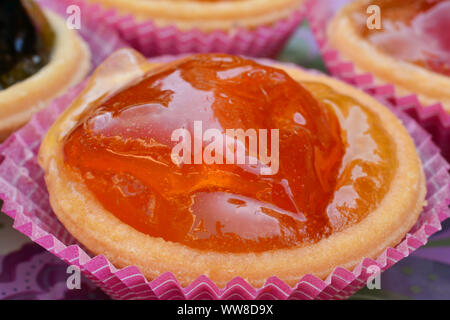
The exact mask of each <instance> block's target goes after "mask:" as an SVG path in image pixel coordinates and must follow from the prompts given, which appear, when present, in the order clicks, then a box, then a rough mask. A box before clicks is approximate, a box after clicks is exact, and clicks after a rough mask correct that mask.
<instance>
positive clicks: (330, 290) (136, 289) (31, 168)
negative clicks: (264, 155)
mask: <svg viewBox="0 0 450 320" xmlns="http://www.w3.org/2000/svg"><path fill="white" fill-rule="evenodd" d="M170 59H173V58H171V57H166V58H162V59H159V60H158V61H167V60H170ZM263 62H264V63H269V62H270V60H263ZM272 63H275V62H273V61H272ZM85 85H86V82H84V83H82V84H79V85H78V86H76V87H74V88H72V89H71V90H70V91H69V92H67V93H66V94H65V95H64V96H62V97H60V98H58V99H56V100H54V101H53V103H52V104H51V105H50V106H49V107H48V108H46V109H44V110H43V111H41V112H39V113H37V114H36V115H35V116H34V117H33V119H32V120H31V121H30V122H29V123H28V124H27V125H26V126H25V127H23V128H22V129H21V130H19V131H18V132H16V133H15V134H13V135H12V136H11V137H10V138H9V139H8V140H7V141H5V143H4V144H3V145H1V146H0V158H1V163H0V198H1V199H3V201H4V204H3V208H2V211H3V212H4V213H6V214H7V215H9V216H10V217H12V218H13V219H14V228H16V229H17V230H19V231H20V232H22V233H23V234H25V235H27V236H28V237H29V238H30V239H32V240H33V241H34V242H36V243H38V244H39V245H41V246H42V247H44V248H45V249H47V250H48V251H50V252H51V253H53V254H54V255H56V256H57V257H59V258H60V259H62V260H64V261H65V262H67V263H68V264H71V265H77V266H79V267H80V269H81V270H82V271H83V273H84V274H85V275H86V276H87V277H88V278H89V279H90V280H91V281H93V282H94V283H95V284H96V285H98V286H99V287H100V288H101V289H103V291H105V292H106V293H107V294H108V295H110V296H111V297H112V298H115V299H345V298H348V297H349V296H351V295H352V294H354V293H355V292H356V291H358V290H359V289H360V288H361V287H363V286H364V285H365V284H366V282H367V279H368V278H369V277H370V276H371V272H370V270H368V268H369V267H371V266H374V265H375V266H378V267H379V268H380V270H382V271H384V270H386V269H387V268H389V267H391V266H392V265H393V264H395V263H396V262H398V261H400V260H401V259H403V258H405V257H407V256H408V255H409V254H411V252H413V251H414V250H416V249H417V248H419V247H420V246H422V245H424V244H425V243H427V241H428V238H429V237H430V236H431V235H432V234H433V233H435V232H436V231H438V230H440V229H441V222H442V221H443V220H444V219H446V218H448V217H449V216H450V212H449V208H448V205H449V204H450V175H449V173H448V169H449V168H450V166H449V164H448V163H447V162H446V161H445V160H444V158H443V157H442V156H441V154H440V151H439V148H437V147H436V146H435V145H434V144H433V143H432V141H431V136H430V135H429V134H428V133H427V132H426V131H425V130H423V129H422V128H421V127H420V126H419V125H418V124H417V123H416V122H415V121H414V120H412V119H411V118H410V117H409V116H408V115H406V114H405V113H403V112H402V111H400V110H398V109H395V110H394V112H395V113H396V114H397V115H398V117H400V119H401V120H402V121H403V123H404V125H405V127H406V128H407V130H408V132H409V133H410V135H411V136H412V137H413V139H414V142H415V144H416V147H417V150H418V153H419V155H420V157H421V159H422V161H423V164H424V169H425V174H426V177H427V189H428V193H427V206H426V208H424V211H423V213H422V214H421V216H420V218H419V220H418V221H417V223H416V225H415V226H414V227H413V228H412V230H410V232H409V233H408V234H407V235H406V236H405V238H404V239H403V240H402V241H401V243H400V244H398V245H397V246H396V247H395V248H388V249H386V250H385V251H384V252H383V253H382V254H381V255H380V256H378V257H377V259H375V260H373V259H369V258H366V259H363V260H362V261H361V262H360V263H359V264H358V265H357V266H356V267H355V268H354V269H353V270H347V269H345V268H341V267H339V268H336V269H335V270H334V271H333V272H332V273H331V274H330V275H329V276H328V277H327V278H326V279H325V280H322V279H319V278H317V277H316V276H314V275H311V274H310V275H305V276H303V277H302V278H301V279H299V282H298V283H297V285H296V286H295V287H290V286H289V285H287V284H286V283H284V282H283V281H282V280H280V279H278V278H276V277H271V278H269V279H267V281H266V283H265V284H264V286H262V287H261V288H254V287H252V286H251V285H250V284H249V283H248V282H246V281H245V280H244V279H242V278H239V277H236V278H234V279H233V280H231V281H230V282H228V284H227V285H226V287H225V288H218V287H217V286H216V285H215V284H214V282H212V281H211V280H210V279H209V278H208V277H206V276H200V277H199V278H197V279H196V280H195V281H193V282H192V283H191V284H190V285H189V286H187V287H184V288H183V287H182V286H181V285H180V284H179V283H178V281H177V279H176V277H175V276H174V275H173V274H171V273H169V272H167V273H164V274H162V275H160V276H159V277H157V278H156V279H153V280H150V279H146V278H145V276H144V275H143V274H142V273H141V272H140V270H139V269H138V268H137V267H136V266H128V267H126V268H122V269H118V268H116V267H115V266H114V265H113V264H112V263H111V262H109V261H108V259H107V258H106V257H105V256H103V255H97V256H93V255H90V254H89V253H88V252H87V251H86V250H85V249H83V246H82V245H81V244H79V243H78V242H77V240H76V239H75V238H73V237H72V236H71V234H70V233H69V232H68V231H67V230H66V229H65V228H64V226H63V225H62V224H61V223H60V222H59V221H58V220H57V218H56V216H55V214H54V213H53V211H52V209H51V207H50V204H49V196H48V192H47V189H46V185H45V182H44V177H43V176H44V172H43V170H42V169H41V168H40V167H39V165H38V163H37V153H38V150H39V146H40V143H41V139H42V137H43V136H44V134H45V132H46V131H47V129H48V128H49V127H50V126H51V125H52V123H53V122H54V121H55V120H56V118H57V117H58V115H59V114H60V113H61V112H62V111H63V110H64V109H65V108H66V107H67V106H69V105H70V103H71V102H72V101H73V100H74V98H75V97H76V96H77V95H78V94H79V93H80V92H81V90H82V89H83V87H84V86H85Z"/></svg>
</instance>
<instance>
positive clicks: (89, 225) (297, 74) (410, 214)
mask: <svg viewBox="0 0 450 320" xmlns="http://www.w3.org/2000/svg"><path fill="white" fill-rule="evenodd" d="M155 67H156V66H155V65H152V64H149V63H147V62H146V61H145V60H144V59H143V58H142V57H141V56H140V55H139V54H137V53H135V52H133V51H130V50H121V51H118V52H116V53H115V54H113V55H112V56H111V57H110V58H108V59H107V60H106V61H105V62H104V63H103V64H102V65H101V66H100V67H99V68H98V69H97V71H96V72H95V73H94V75H93V78H92V80H91V82H90V83H89V84H88V87H87V88H86V89H85V90H84V92H83V93H82V94H81V95H80V97H79V98H78V99H76V100H75V101H74V102H73V104H72V105H71V106H70V107H69V108H68V109H67V110H66V111H65V112H64V113H63V115H62V116H61V117H60V118H59V119H58V120H57V121H56V122H55V124H54V125H53V126H52V127H51V128H50V130H49V131H48V133H47V135H46V137H45V138H44V140H43V142H42V145H41V149H40V153H39V163H40V165H41V166H42V168H43V169H44V171H45V181H46V184H47V187H48V190H49V194H50V202H51V205H52V208H53V210H54V211H55V213H56V215H57V217H58V219H59V220H60V221H61V222H62V223H63V224H64V225H65V227H66V228H67V229H68V230H69V232H71V234H72V235H73V236H74V237H76V238H77V239H78V240H79V241H80V242H81V243H83V244H84V245H85V246H86V247H87V248H88V249H90V250H91V251H92V252H94V253H96V254H104V255H106V256H107V257H108V259H110V261H112V262H113V263H114V264H115V265H116V266H118V267H124V266H128V265H136V266H138V267H139V268H140V270H141V271H142V272H143V273H144V274H145V275H146V277H147V278H148V279H153V278H155V277H157V276H158V275H160V274H162V273H164V272H167V271H170V272H172V273H174V274H175V275H176V277H177V278H178V280H179V281H180V283H181V284H183V285H187V284H189V283H191V282H192V281H193V280H194V279H196V278H197V277H198V276H200V275H207V276H208V277H209V278H210V279H211V280H213V281H214V282H215V283H216V284H217V285H218V286H224V285H225V284H226V283H227V282H228V281H229V280H231V279H232V278H234V277H236V276H240V277H243V278H244V279H246V280H247V281H249V282H250V283H251V284H252V285H253V286H261V285H263V284H264V282H265V280H266V279H267V278H269V277H271V276H277V277H279V278H280V279H282V280H283V281H285V282H287V283H288V284H290V285H294V284H295V283H296V282H297V281H298V280H299V279H300V278H301V276H303V275H305V274H309V273H312V274H315V275H316V276H318V277H322V278H325V277H326V276H327V275H328V274H329V273H330V272H331V271H332V270H334V269H335V268H336V267H338V266H342V267H346V268H349V269H350V268H352V267H354V266H355V265H356V264H358V263H359V262H360V261H361V259H363V258H364V257H371V258H375V257H376V256H377V255H378V254H380V253H381V252H382V251H383V250H385V249H386V248H387V247H389V246H394V245H396V244H397V243H398V242H399V241H400V240H401V239H402V238H403V237H404V235H405V234H406V233H407V232H408V231H409V230H410V229H411V227H412V226H413V225H414V223H415V222H416V220H417V218H418V216H419V214H420V212H421V210H422V206H423V205H424V198H425V193H426V188H425V178H424V174H423V170H422V164H421V161H420V159H419V158H418V155H417V153H416V150H415V147H414V144H413V142H412V140H411V138H410V137H409V135H408V133H407V131H406V129H405V128H404V127H403V126H402V124H401V122H400V121H399V120H398V119H397V118H396V117H395V116H394V115H393V114H392V113H391V112H389V111H388V110H387V109H386V108H385V107H384V106H382V105H381V104H380V103H378V102H377V101H376V100H374V99H373V98H371V97H369V96H368V95H366V94H364V93H362V92H361V91H359V90H357V89H355V88H352V87H350V86H348V85H346V84H344V83H342V82H339V81H337V80H333V79H331V78H329V77H326V76H323V75H317V74H310V73H308V72H305V71H301V70H298V69H291V68H289V67H284V66H278V67H279V68H282V69H284V70H285V71H286V72H287V73H288V74H289V75H290V76H291V77H292V78H293V79H294V80H296V81H298V82H300V83H311V82H312V83H319V84H323V85H325V86H327V87H328V88H331V90H333V91H334V92H337V93H339V94H342V95H344V96H347V97H351V98H352V99H355V100H356V101H358V103H359V104H360V105H362V106H364V108H367V109H368V110H369V111H370V112H371V113H373V114H375V115H376V116H377V117H379V118H380V119H382V120H383V121H380V122H381V124H380V125H381V126H382V130H383V135H384V136H385V137H387V138H388V139H389V140H390V141H389V143H391V144H392V145H393V146H394V147H395V148H394V152H393V153H392V154H391V155H389V156H390V157H393V159H395V163H396V164H395V166H394V173H393V178H392V180H391V181H390V183H389V189H388V190H387V192H386V194H385V195H384V197H383V198H382V200H381V201H380V202H379V204H378V205H377V207H376V208H375V209H374V210H372V211H371V212H369V213H368V214H367V215H366V216H365V217H364V218H363V219H362V220H361V221H359V222H357V223H354V224H353V225H351V226H349V227H347V228H344V229H342V230H340V231H338V232H334V233H332V234H331V235H329V236H328V237H326V238H323V239H321V240H320V241H318V242H314V243H311V244H306V245H302V246H293V247H289V248H280V249H273V250H266V251H262V252H252V251H249V252H238V253H234V252H219V251H215V250H200V249H197V248H193V247H190V246H187V245H185V244H182V243H178V242H172V241H166V240H164V239H162V238H159V237H152V236H149V235H148V234H144V233H142V232H139V231H137V230H136V229H135V228H133V227H131V226H130V225H128V224H126V223H123V222H122V221H121V220H119V219H118V218H117V217H116V216H115V215H114V214H112V213H111V212H110V211H108V210H106V209H105V208H104V207H103V206H102V204H101V203H100V202H99V200H98V199H97V198H96V197H95V195H94V194H93V193H92V192H90V190H89V189H88V188H87V186H86V185H85V184H84V183H83V180H82V179H81V177H80V176H79V175H77V174H76V173H75V172H73V171H71V170H68V168H67V166H66V165H65V159H64V153H63V146H64V137H66V136H67V135H68V134H69V133H70V132H71V131H72V130H73V128H74V126H75V125H76V124H77V122H78V120H79V119H80V117H81V115H82V114H83V112H84V111H85V110H86V109H87V108H88V107H90V106H92V104H93V103H96V102H97V103H98V99H99V98H103V99H104V98H105V94H106V95H110V96H111V95H112V96H114V94H115V93H117V92H118V91H121V90H122V89H123V88H125V87H127V86H128V85H129V84H130V83H134V82H135V81H136V80H137V79H139V78H140V77H141V76H142V75H143V74H145V73H146V72H148V71H149V70H152V69H153V68H155ZM307 87H308V86H307ZM313 94H316V95H317V96H320V95H321V94H323V92H322V93H321V91H320V90H318V91H316V92H315V93H313ZM349 143H352V142H351V141H349ZM354 143H357V142H354Z"/></svg>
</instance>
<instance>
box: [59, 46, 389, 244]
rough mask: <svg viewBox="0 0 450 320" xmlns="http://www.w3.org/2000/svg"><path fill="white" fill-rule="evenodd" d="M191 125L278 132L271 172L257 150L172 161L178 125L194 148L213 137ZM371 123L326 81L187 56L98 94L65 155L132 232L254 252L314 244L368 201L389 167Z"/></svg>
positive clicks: (240, 61) (385, 144)
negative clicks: (239, 157) (265, 171)
mask: <svg viewBox="0 0 450 320" xmlns="http://www.w3.org/2000/svg"><path fill="white" fill-rule="evenodd" d="M200 121H201V123H202V128H203V132H204V131H205V130H206V129H211V128H214V129H217V132H219V133H220V134H224V133H225V132H226V129H243V130H247V129H255V130H260V129H267V130H268V131H270V130H271V129H279V170H278V171H277V172H276V173H275V174H273V175H262V174H261V173H260V171H259V170H257V169H258V167H260V166H261V159H259V158H258V164H257V165H251V164H247V163H246V164H236V163H233V164H230V163H228V164H227V163H226V162H225V161H224V162H223V163H212V164H206V163H204V162H203V163H197V164H196V163H194V162H190V163H188V162H182V163H177V162H174V161H173V160H172V158H171V151H172V149H173V148H174V146H175V145H176V144H177V143H178V141H172V140H173V139H172V138H171V137H172V133H173V132H174V131H175V130H177V129H179V128H184V129H186V130H187V131H188V132H189V133H190V134H191V136H192V137H193V139H192V144H196V143H200V147H201V150H205V148H207V146H208V145H209V143H210V142H211V141H206V140H201V138H200V139H198V134H197V136H196V132H194V131H195V126H194V122H200ZM379 123H380V119H378V118H377V117H376V116H375V115H374V114H372V113H371V112H370V111H369V110H366V109H365V108H364V107H362V106H359V105H358V103H357V102H356V101H354V100H352V99H351V98H349V97H342V96H340V95H338V94H336V93H335V92H333V91H332V90H331V89H330V88H328V87H326V86H324V85H321V84H318V83H305V84H304V86H302V85H301V84H299V83H298V82H296V81H295V80H293V79H292V78H291V77H290V76H289V75H288V74H287V73H285V72H284V71H282V70H279V69H276V68H273V67H268V66H264V65H261V64H258V63H256V62H253V61H251V60H247V59H244V58H240V57H235V56H230V55H225V54H205V55H193V56H190V57H188V58H185V59H183V60H180V61H177V62H175V63H171V64H166V65H164V66H162V67H160V68H158V69H156V70H154V71H150V72H148V73H147V74H146V75H145V76H144V77H143V78H142V79H140V80H139V81H136V82H134V83H133V84H130V85H129V86H128V87H126V88H125V89H122V91H120V92H119V93H116V94H115V95H113V96H112V97H110V98H105V99H104V101H100V102H96V104H95V105H93V106H91V108H90V109H88V110H87V111H86V112H85V114H83V116H82V117H81V118H80V120H79V122H78V124H77V125H76V126H75V127H74V129H73V130H72V131H71V132H70V133H69V134H67V135H66V137H65V140H64V149H63V152H64V161H65V164H66V166H67V167H68V168H69V169H70V170H71V171H72V172H74V173H75V174H79V175H80V176H81V178H82V180H83V182H84V183H85V185H86V186H87V187H88V188H89V190H90V191H91V192H93V194H94V195H95V196H96V198H97V199H98V200H99V202H100V203H101V204H102V205H103V206H104V208H105V209H107V210H108V211H110V212H111V213H113V214H114V215H115V216H116V217H117V218H119V219H120V220H122V221H123V222H124V223H127V224H128V225H130V226H132V227H133V228H135V229H136V230H138V231H140V232H143V233H145V234H148V235H150V236H153V237H161V238H163V239H165V240H168V241H173V242H178V243H182V244H185V245H187V246H190V247H192V248H197V249H208V250H214V251H222V252H260V251H265V250H271V249H277V248H288V247H293V246H298V245H304V244H308V243H314V242H317V241H319V240H320V239H322V238H324V237H327V236H329V235H330V234H332V233H333V232H336V231H339V230H342V229H344V228H346V227H348V226H350V225H352V224H353V223H356V222H358V221H360V220H361V219H362V218H363V217H364V216H366V215H367V214H368V213H369V212H370V211H371V210H372V209H374V208H376V206H377V205H378V204H379V202H380V201H381V199H382V198H383V196H384V194H385V193H386V191H387V189H388V187H389V183H390V181H391V178H392V174H393V170H394V168H395V159H393V156H392V155H393V154H395V152H394V149H393V148H394V147H393V146H392V144H391V143H390V140H389V138H388V137H386V135H385V134H384V132H383V129H382V128H381V127H380V125H379ZM195 137H197V138H195ZM196 139H197V140H196ZM271 142H272V141H271V138H269V141H268V148H269V154H270V152H272V149H271V146H272V144H271ZM245 150H246V155H249V153H250V151H249V142H248V141H247V142H246V143H245ZM225 152H226V150H224V154H225Z"/></svg>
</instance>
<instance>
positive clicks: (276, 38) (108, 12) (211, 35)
mask: <svg viewBox="0 0 450 320" xmlns="http://www.w3.org/2000/svg"><path fill="white" fill-rule="evenodd" d="M40 1H41V2H46V3H52V5H54V6H55V7H56V8H57V10H58V11H59V12H60V13H63V14H65V13H66V10H67V8H68V7H69V6H71V5H77V6H78V7H79V8H80V13H81V17H82V19H84V17H89V19H93V20H95V21H96V22H97V23H98V24H105V25H107V26H109V27H110V28H112V29H114V30H117V32H118V33H119V34H120V36H121V37H122V39H123V40H124V41H125V42H126V43H128V44H129V45H130V46H132V47H133V48H135V49H136V50H138V51H140V52H141V53H142V54H144V55H146V56H149V57H150V56H157V55H164V54H181V53H206V52H224V53H231V54H242V55H247V56H254V57H274V56H275V55H276V54H277V53H278V52H279V51H280V50H281V49H282V48H283V46H284V44H285V43H286V41H287V40H288V39H289V37H290V35H291V34H292V33H293V32H294V30H295V29H296V27H297V26H298V25H299V24H300V22H301V21H302V18H303V16H304V11H303V10H302V9H301V8H299V9H298V10H296V11H294V12H293V13H292V14H291V15H290V16H289V17H287V18H286V19H284V20H280V21H278V22H276V23H274V24H272V25H270V26H260V27H257V28H254V29H246V28H238V29H236V30H233V31H230V32H225V31H222V30H216V31H211V32H203V31H200V30H198V29H192V30H187V31H182V30H180V29H178V28H177V27H176V26H175V25H169V26H165V27H159V26H157V25H156V23H155V22H154V21H152V20H147V21H139V22H138V21H136V19H135V18H134V17H133V15H131V14H128V15H124V14H120V13H119V12H117V11H116V10H115V9H107V8H105V7H103V6H101V5H100V4H93V3H88V2H87V1H85V0H40Z"/></svg>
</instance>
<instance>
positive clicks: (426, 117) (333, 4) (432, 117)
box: [305, 0, 450, 161]
mask: <svg viewBox="0 0 450 320" xmlns="http://www.w3.org/2000/svg"><path fill="white" fill-rule="evenodd" d="M348 2H349V0H336V1H335V0H333V1H331V0H308V1H307V3H305V9H306V12H307V18H308V20H309V23H310V27H311V30H312V31H313V33H314V36H315V37H316V40H317V44H318V46H319V49H320V51H321V53H322V57H323V60H324V62H325V65H326V66H327V68H328V70H329V72H330V73H331V74H332V75H333V76H335V77H337V78H339V79H341V80H343V81H345V82H348V83H350V84H352V85H354V86H356V87H358V88H360V89H361V90H364V91H365V92H366V93H369V94H370V95H372V96H373V97H375V98H376V99H377V100H380V101H381V102H382V103H384V104H386V105H389V106H390V107H391V108H393V109H397V110H402V111H404V112H405V113H407V114H408V115H410V116H411V117H412V118H414V119H415V120H416V121H417V122H418V123H419V124H420V125H421V126H422V127H423V128H425V129H426V130H427V131H428V132H429V133H430V134H431V135H432V136H433V141H434V142H435V143H436V144H437V145H438V146H439V148H441V152H442V154H443V155H444V157H445V158H446V159H447V161H450V114H449V113H447V112H446V111H445V110H444V108H443V106H442V104H441V103H436V104H433V105H431V106H424V105H422V104H421V103H420V101H419V99H418V97H417V96H416V95H415V94H411V95H407V96H397V95H396V93H395V86H394V85H393V84H382V85H380V84H377V83H376V81H375V80H376V77H375V76H374V75H372V74H370V73H361V72H358V71H357V69H356V68H355V65H354V64H353V63H352V62H351V61H349V60H345V59H343V58H342V57H341V56H340V54H339V51H338V50H336V49H334V48H332V47H331V45H330V44H329V42H328V39H327V25H328V23H329V22H330V20H331V19H332V18H333V16H334V15H335V14H336V13H337V11H338V10H339V9H340V8H341V7H342V6H343V5H345V4H347V3H348ZM442 32H447V31H445V30H442Z"/></svg>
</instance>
